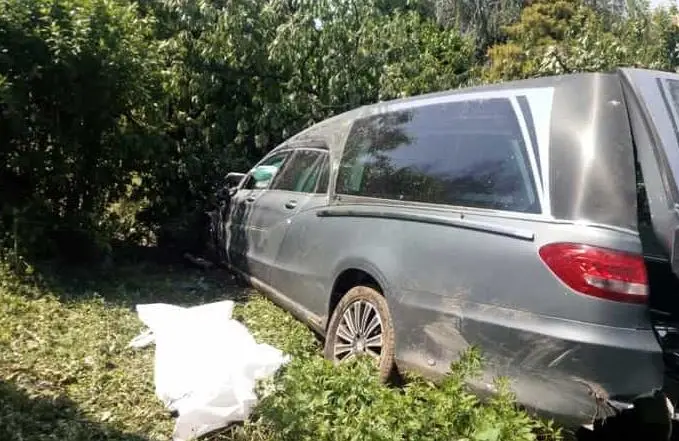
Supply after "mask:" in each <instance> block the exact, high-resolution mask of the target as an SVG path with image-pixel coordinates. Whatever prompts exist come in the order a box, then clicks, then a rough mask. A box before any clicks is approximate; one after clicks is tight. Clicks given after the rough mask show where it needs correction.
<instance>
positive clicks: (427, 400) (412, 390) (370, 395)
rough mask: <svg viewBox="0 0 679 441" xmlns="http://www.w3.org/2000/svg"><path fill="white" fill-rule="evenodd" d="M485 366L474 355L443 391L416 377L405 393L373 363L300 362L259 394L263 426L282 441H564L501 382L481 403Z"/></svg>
mask: <svg viewBox="0 0 679 441" xmlns="http://www.w3.org/2000/svg"><path fill="white" fill-rule="evenodd" d="M479 367H480V359H479V357H478V355H477V353H476V351H474V350H471V351H469V352H468V353H466V354H465V355H464V356H463V357H462V358H461V360H460V361H459V362H457V363H455V364H453V365H452V367H451V373H450V374H449V375H448V376H447V377H446V378H445V379H444V380H443V381H442V383H441V384H439V385H436V384H434V383H432V382H430V381H427V380H425V379H423V378H421V377H418V376H413V375H410V376H409V378H408V382H407V384H406V385H405V386H404V387H403V388H402V389H401V388H390V387H387V386H384V385H383V384H381V383H380V382H379V379H378V375H377V370H376V369H375V367H374V364H373V363H372V362H371V361H370V360H367V359H357V360H356V361H354V362H350V363H346V364H343V365H340V366H334V365H333V364H332V363H330V362H329V361H327V360H325V359H323V358H321V357H312V358H309V359H294V360H292V361H291V362H290V364H289V365H287V366H286V367H284V368H283V369H281V370H280V371H279V373H278V374H277V375H276V377H275V380H274V382H270V383H266V384H263V385H262V386H261V387H260V394H262V395H263V397H262V399H261V401H260V403H259V405H258V407H257V415H258V418H259V420H258V424H260V425H261V426H263V427H265V428H266V431H267V433H270V434H271V437H272V438H271V439H274V440H278V441H288V440H289V441H292V440H295V441H304V440H309V441H311V440H320V441H322V440H328V441H330V440H333V441H343V440H347V441H349V440H357V439H366V440H409V441H411V440H412V441H417V440H470V441H472V440H474V441H500V440H512V441H523V440H526V441H529V440H536V439H538V436H540V439H549V440H557V439H560V433H559V431H558V430H556V429H554V428H553V427H552V426H551V425H549V424H546V423H543V422H541V421H539V420H536V419H533V418H531V417H530V416H529V415H528V414H526V413H525V412H524V411H522V410H519V409H518V408H517V406H516V405H515V404H514V397H513V395H512V393H511V392H509V389H508V388H507V386H506V384H505V383H504V382H503V381H498V382H497V387H498V390H499V393H498V395H497V396H495V397H494V398H492V399H491V400H489V401H488V402H486V403H483V404H482V403H481V401H480V400H479V399H478V398H477V397H476V396H475V395H474V394H472V393H471V392H469V390H468V389H467V387H466V386H465V380H466V379H467V378H469V377H470V376H473V375H476V374H477V373H478V372H479ZM260 430H261V429H260Z"/></svg>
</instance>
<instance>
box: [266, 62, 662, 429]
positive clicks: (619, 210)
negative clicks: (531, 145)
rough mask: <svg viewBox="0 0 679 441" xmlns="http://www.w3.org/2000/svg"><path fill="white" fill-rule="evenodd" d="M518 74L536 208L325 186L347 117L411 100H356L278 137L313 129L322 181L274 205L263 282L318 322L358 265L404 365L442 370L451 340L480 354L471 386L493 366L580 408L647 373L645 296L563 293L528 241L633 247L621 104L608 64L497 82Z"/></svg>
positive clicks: (624, 392)
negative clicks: (288, 204)
mask: <svg viewBox="0 0 679 441" xmlns="http://www.w3.org/2000/svg"><path fill="white" fill-rule="evenodd" d="M520 86H523V87H537V86H540V87H543V86H544V87H553V88H554V95H553V106H552V108H553V113H552V115H551V121H550V123H549V125H550V131H549V134H548V135H547V136H545V137H544V138H541V137H540V133H541V132H542V133H545V131H544V130H538V131H537V132H538V133H537V136H536V139H538V140H539V144H540V148H544V149H546V150H545V151H541V152H540V153H541V157H542V158H543V159H542V160H544V161H545V162H544V163H542V164H538V166H539V167H538V168H540V169H541V170H542V172H541V173H542V174H544V177H548V178H549V179H545V190H546V192H547V194H548V198H547V200H548V201H549V204H548V207H547V209H546V210H544V212H543V213H542V214H537V215H532V214H531V215H518V214H514V213H506V212H495V211H491V210H480V209H479V210H473V209H461V208H457V207H449V206H438V207H437V206H431V205H428V204H417V203H403V202H398V201H385V200H378V199H370V198H361V197H354V196H351V197H349V196H345V195H342V196H340V197H338V196H336V195H334V181H335V178H336V175H337V167H338V162H339V158H340V156H341V153H342V148H343V145H344V143H345V140H346V135H347V132H348V129H349V128H350V127H351V124H352V120H353V118H356V117H362V116H366V115H370V114H374V113H379V112H382V111H385V109H388V108H389V107H390V106H391V107H394V106H397V107H398V106H407V105H408V103H409V102H410V101H412V100H417V99H421V98H412V99H407V100H400V101H396V102H392V103H391V104H385V103H381V104H378V105H375V106H368V107H365V108H361V109H357V110H356V111H352V112H349V113H347V114H344V115H340V116H339V117H336V118H333V119H331V120H328V121H325V122H323V123H321V124H320V125H318V126H314V127H312V128H310V129H308V130H306V131H305V132H302V133H301V134H299V135H297V136H295V137H294V138H293V141H295V142H297V141H303V140H304V139H324V140H325V141H326V142H327V144H328V147H329V152H330V155H331V159H332V161H331V164H332V168H331V178H330V192H329V193H330V194H329V196H328V197H327V199H326V198H325V197H322V198H320V197H319V198H315V199H313V200H309V201H308V202H307V203H306V204H305V206H304V207H300V209H299V210H298V211H297V212H296V213H295V214H294V216H291V217H290V218H289V219H288V220H289V221H290V222H289V223H288V225H287V228H286V229H285V234H284V236H283V238H282V241H281V242H280V247H279V250H278V253H277V256H276V261H275V263H274V264H273V266H272V270H271V280H272V286H273V288H275V289H276V290H279V291H281V292H282V293H283V294H284V295H285V296H286V297H289V298H290V299H291V300H294V302H296V303H298V304H299V305H300V306H301V307H303V308H305V309H307V310H308V311H310V312H311V313H313V314H315V315H317V316H319V317H322V318H323V319H324V320H326V321H327V319H328V316H329V314H331V313H332V311H331V310H330V309H329V306H330V298H331V294H332V290H333V286H334V283H335V280H336V278H337V276H338V275H339V274H341V273H342V272H343V271H345V270H348V269H360V270H363V271H365V272H367V273H369V274H370V275H371V276H373V278H375V279H376V280H377V281H378V282H379V283H380V285H381V287H382V289H383V291H384V293H385V296H386V297H387V302H388V305H389V309H390V311H391V314H392V315H393V319H394V320H393V322H394V326H395V331H396V357H397V359H398V361H399V362H400V363H402V364H403V365H404V366H409V367H417V368H419V369H421V370H424V371H427V372H430V373H439V374H440V373H444V372H445V371H446V370H447V369H448V367H449V365H450V363H451V362H453V361H455V360H456V359H457V357H458V355H459V351H461V350H464V349H466V348H468V347H470V346H479V347H480V348H481V350H482V353H483V355H484V357H485V359H486V362H485V364H484V375H483V376H482V377H481V379H480V380H479V381H478V382H477V383H476V384H475V385H476V386H477V387H478V388H479V389H480V390H492V387H491V386H489V384H490V383H491V380H492V378H493V377H495V376H498V375H503V376H508V377H509V378H510V380H511V381H512V385H513V388H514V390H515V392H516V393H517V397H518V399H519V401H520V402H522V403H524V404H526V405H529V406H530V407H533V408H536V409H537V410H541V411H546V412H548V413H550V414H553V415H558V416H568V417H571V418H575V419H576V420H577V421H576V422H580V423H582V422H588V419H590V418H591V417H592V415H593V413H594V411H593V404H594V401H593V400H592V398H591V396H590V393H589V390H588V388H589V387H594V388H601V389H603V390H604V391H606V392H607V393H608V394H610V396H611V397H612V398H616V399H621V400H625V399H628V398H630V397H632V396H635V395H637V394H640V393H645V392H648V391H649V390H651V389H654V388H657V387H661V386H662V384H663V375H662V373H663V365H662V352H661V350H660V347H659V345H658V343H657V340H656V337H655V335H654V332H653V330H652V329H651V323H650V320H649V312H648V309H647V307H646V306H645V305H633V304H625V303H620V302H612V301H607V300H603V299H599V298H593V297H588V296H585V295H581V294H579V293H576V292H574V291H572V290H571V289H570V288H568V287H567V286H566V285H564V284H563V283H562V282H560V281H559V279H558V278H557V277H555V275H554V274H553V273H552V272H551V270H550V269H549V268H548V267H547V266H546V265H545V264H544V263H543V262H542V261H541V259H540V257H539V254H538V252H539V249H540V247H541V246H543V245H545V244H548V243H554V242H576V243H583V244H590V245H593V246H600V247H605V248H611V249H615V250H620V251H627V252H632V253H640V252H641V243H640V240H639V235H638V233H637V231H638V230H637V206H636V200H637V199H636V180H635V178H634V177H635V166H634V151H633V143H632V140H631V132H630V128H629V120H628V114H627V110H626V107H625V100H624V97H623V93H622V88H621V84H620V80H619V78H618V77H617V76H616V75H615V74H583V75H574V76H565V77H558V78H554V79H549V80H547V79H540V80H535V81H531V82H523V83H516V84H513V85H510V86H508V87H509V88H510V89H511V88H512V87H514V88H517V87H520ZM483 90H500V89H499V88H498V87H492V88H486V89H483ZM473 92H474V90H468V91H466V92H465V93H468V94H473ZM451 93H452V94H455V93H458V92H451ZM451 93H442V94H435V95H429V96H428V98H427V99H428V100H432V101H435V100H436V99H437V97H443V98H446V97H448V95H450V94H451ZM448 98H449V97H448ZM448 98H446V99H448ZM533 111H535V109H533ZM536 116H539V117H540V118H541V119H542V120H545V118H544V115H533V117H536ZM538 129H541V128H538ZM546 138H548V139H546ZM543 141H544V142H543ZM542 153H548V154H547V155H542ZM545 167H547V171H545ZM621 367H624V368H621ZM588 384H589V385H590V386H587V385H588Z"/></svg>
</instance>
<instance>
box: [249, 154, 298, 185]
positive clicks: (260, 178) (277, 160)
mask: <svg viewBox="0 0 679 441" xmlns="http://www.w3.org/2000/svg"><path fill="white" fill-rule="evenodd" d="M288 154H289V153H288V152H282V153H278V154H275V155H272V156H271V157H269V158H266V159H265V160H263V161H262V162H260V163H259V164H257V166H255V168H253V169H252V170H250V173H249V174H248V176H247V178H246V181H245V183H244V184H243V188H244V189H246V190H252V189H255V190H261V189H264V188H267V187H268V186H269V183H270V182H271V179H272V178H273V177H274V176H276V173H278V170H280V168H281V167H282V166H283V163H284V162H285V159H286V158H287V157H288Z"/></svg>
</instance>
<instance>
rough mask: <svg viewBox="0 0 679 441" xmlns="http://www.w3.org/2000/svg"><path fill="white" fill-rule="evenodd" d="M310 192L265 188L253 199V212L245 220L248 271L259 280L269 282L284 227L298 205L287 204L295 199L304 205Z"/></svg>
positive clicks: (283, 234)
mask: <svg viewBox="0 0 679 441" xmlns="http://www.w3.org/2000/svg"><path fill="white" fill-rule="evenodd" d="M310 198H311V195H310V194H308V193H295V192H291V191H282V190H265V191H263V192H262V194H261V195H260V196H259V197H258V198H257V200H256V201H255V202H254V205H253V209H252V215H251V216H250V219H249V221H248V224H247V231H248V234H247V237H248V240H249V243H248V255H247V260H248V266H249V269H248V272H249V274H250V275H252V276H254V277H256V278H258V279H259V280H261V281H263V282H265V283H268V284H272V283H274V280H273V279H272V274H271V270H272V267H273V266H274V264H275V263H274V262H275V261H276V255H277V254H278V249H279V248H280V246H281V243H282V242H283V239H284V237H285V232H286V229H287V227H288V225H289V223H290V222H291V219H292V218H293V217H294V215H295V213H296V212H297V210H298V209H299V208H298V207H295V208H288V207H286V204H287V203H288V202H289V201H291V200H294V201H296V202H297V203H298V204H299V205H304V204H305V203H306V202H307V201H308V200H309V199H310Z"/></svg>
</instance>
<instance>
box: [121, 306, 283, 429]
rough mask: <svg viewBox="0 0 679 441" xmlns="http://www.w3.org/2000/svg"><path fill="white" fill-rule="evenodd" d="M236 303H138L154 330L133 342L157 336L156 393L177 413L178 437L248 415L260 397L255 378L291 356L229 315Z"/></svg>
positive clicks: (146, 341)
mask: <svg viewBox="0 0 679 441" xmlns="http://www.w3.org/2000/svg"><path fill="white" fill-rule="evenodd" d="M233 306H234V304H233V302H232V301H223V302H216V303H209V304H206V305H200V306H195V307H191V308H182V307H179V306H174V305H168V304H163V303H155V304H146V305H137V313H138V315H139V318H140V319H141V321H142V322H144V324H145V325H146V326H148V328H149V330H150V332H145V333H142V334H140V335H139V336H138V337H136V338H135V339H134V340H132V342H130V346H131V347H136V348H140V347H144V346H147V345H149V344H151V343H153V342H154V341H155V344H156V354H155V371H154V379H155V386H156V395H157V396H158V398H159V399H160V400H161V401H163V403H165V406H166V407H167V408H168V409H169V410H172V411H176V412H177V413H178V414H179V416H178V418H177V422H176V425H175V430H174V434H173V439H174V440H175V441H186V440H189V439H193V438H195V437H199V436H202V435H204V434H206V433H208V432H212V431H214V430H217V429H220V428H222V427H225V426H227V425H228V424H230V423H232V422H237V421H244V420H245V419H247V417H248V416H249V414H250V411H251V409H252V407H253V405H254V404H255V403H256V400H257V397H256V395H255V392H254V387H255V381H256V380H259V379H263V378H266V377H268V376H271V375H273V374H274V373H275V372H276V371H277V370H278V369H279V368H280V367H281V366H282V365H283V364H284V363H286V362H287V361H288V357H287V356H284V355H283V353H282V352H281V351H279V350H278V349H276V348H273V347H271V346H269V345H265V344H257V343H256V342H255V340H254V338H253V337H252V335H250V333H249V332H248V330H247V328H246V327H245V326H243V325H242V324H241V323H239V322H238V321H236V320H234V319H232V318H231V314H232V312H233Z"/></svg>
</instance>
